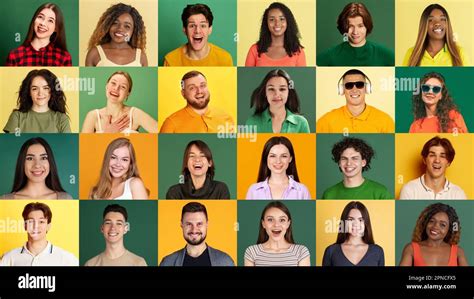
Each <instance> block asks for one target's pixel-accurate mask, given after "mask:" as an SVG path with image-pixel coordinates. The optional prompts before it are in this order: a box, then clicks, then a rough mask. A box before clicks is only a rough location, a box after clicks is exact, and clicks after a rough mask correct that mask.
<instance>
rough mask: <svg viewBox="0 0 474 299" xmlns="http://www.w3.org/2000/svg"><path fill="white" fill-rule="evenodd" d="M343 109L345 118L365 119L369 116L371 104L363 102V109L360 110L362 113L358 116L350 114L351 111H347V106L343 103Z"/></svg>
mask: <svg viewBox="0 0 474 299" xmlns="http://www.w3.org/2000/svg"><path fill="white" fill-rule="evenodd" d="M343 111H344V116H345V117H347V118H351V119H352V118H353V119H359V120H367V119H368V118H369V115H370V112H371V111H372V106H370V105H367V104H365V109H364V111H362V113H361V114H360V115H358V116H354V115H352V113H351V112H350V111H349V108H347V105H344V107H343Z"/></svg>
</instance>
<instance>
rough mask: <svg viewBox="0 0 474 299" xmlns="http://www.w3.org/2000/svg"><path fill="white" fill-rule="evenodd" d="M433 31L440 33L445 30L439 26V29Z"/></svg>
mask: <svg viewBox="0 0 474 299" xmlns="http://www.w3.org/2000/svg"><path fill="white" fill-rule="evenodd" d="M433 31H434V32H436V33H440V32H443V29H441V28H438V29H435V30H433Z"/></svg>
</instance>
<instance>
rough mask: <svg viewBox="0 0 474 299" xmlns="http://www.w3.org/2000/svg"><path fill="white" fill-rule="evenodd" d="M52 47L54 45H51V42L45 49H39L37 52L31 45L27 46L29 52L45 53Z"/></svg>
mask: <svg viewBox="0 0 474 299" xmlns="http://www.w3.org/2000/svg"><path fill="white" fill-rule="evenodd" d="M53 47H54V45H53V43H52V42H50V43H49V44H48V45H47V46H46V47H43V48H39V50H36V49H35V48H34V47H33V46H32V45H31V43H30V44H29V45H28V48H30V49H31V51H33V52H46V51H49V50H51V49H52V48H53Z"/></svg>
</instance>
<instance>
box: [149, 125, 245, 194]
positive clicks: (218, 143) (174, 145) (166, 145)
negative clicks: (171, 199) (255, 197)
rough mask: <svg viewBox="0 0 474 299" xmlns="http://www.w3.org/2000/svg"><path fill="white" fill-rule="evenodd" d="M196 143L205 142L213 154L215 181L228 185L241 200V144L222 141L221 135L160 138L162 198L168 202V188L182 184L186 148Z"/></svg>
mask: <svg viewBox="0 0 474 299" xmlns="http://www.w3.org/2000/svg"><path fill="white" fill-rule="evenodd" d="M192 140H202V141H204V142H205V143H206V144H207V145H208V146H209V148H210V149H211V152H212V157H213V159H214V165H215V175H214V179H215V180H217V181H221V182H224V183H226V185H227V187H229V192H230V198H231V199H232V198H237V193H236V183H237V179H236V173H237V143H236V140H235V139H228V138H218V137H217V134H160V135H159V136H158V146H159V148H160V150H159V151H158V158H159V161H158V173H159V175H158V178H159V184H158V198H160V199H165V198H166V192H167V191H168V188H169V187H171V186H172V185H175V184H178V183H179V176H180V175H181V166H182V164H183V155H184V150H185V149H186V145H187V144H188V143H189V142H190V141H192Z"/></svg>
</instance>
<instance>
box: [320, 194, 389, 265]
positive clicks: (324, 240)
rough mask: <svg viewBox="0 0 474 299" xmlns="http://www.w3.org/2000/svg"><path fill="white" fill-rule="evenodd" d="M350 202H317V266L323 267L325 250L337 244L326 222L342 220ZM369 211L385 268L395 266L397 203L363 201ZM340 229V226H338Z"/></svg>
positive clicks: (335, 237)
mask: <svg viewBox="0 0 474 299" xmlns="http://www.w3.org/2000/svg"><path fill="white" fill-rule="evenodd" d="M349 202H351V201H350V200H324V201H323V200H317V201H316V238H317V242H316V266H321V265H322V261H323V256H324V250H325V249H326V247H328V246H329V245H332V244H334V243H335V242H336V239H337V230H336V232H335V233H326V232H325V228H326V224H325V222H326V221H327V220H329V221H331V224H333V217H335V219H336V221H337V220H339V219H340V217H341V214H342V211H343V210H344V207H345V206H346V205H347V204H348V203H349ZM360 202H362V203H363V204H364V205H365V206H366V207H367V210H368V211H369V216H370V222H371V224H372V225H371V226H372V234H373V236H374V241H375V244H377V245H379V246H381V247H382V248H383V251H384V254H385V266H394V265H395V202H394V201H393V200H381V201H378V200H361V201H360ZM336 227H338V226H336Z"/></svg>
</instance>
